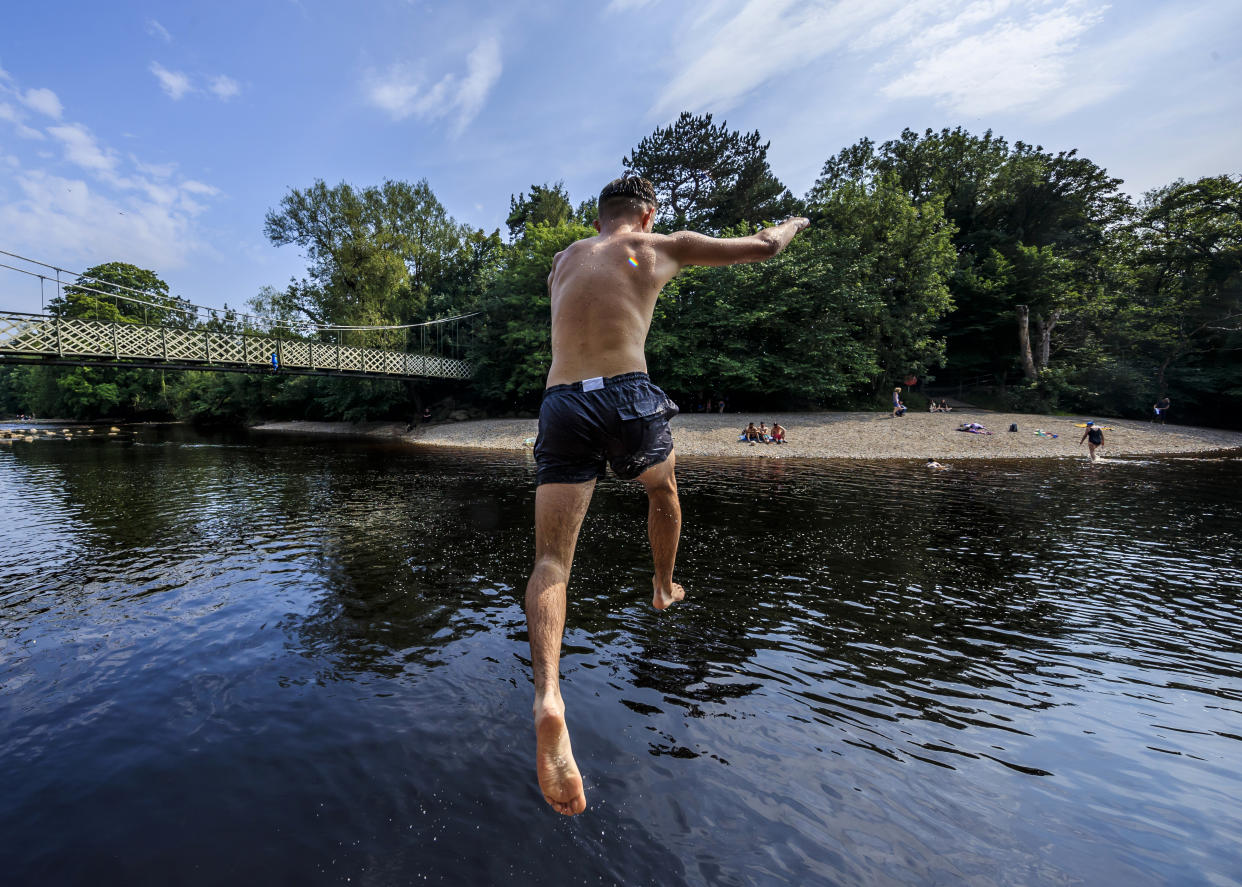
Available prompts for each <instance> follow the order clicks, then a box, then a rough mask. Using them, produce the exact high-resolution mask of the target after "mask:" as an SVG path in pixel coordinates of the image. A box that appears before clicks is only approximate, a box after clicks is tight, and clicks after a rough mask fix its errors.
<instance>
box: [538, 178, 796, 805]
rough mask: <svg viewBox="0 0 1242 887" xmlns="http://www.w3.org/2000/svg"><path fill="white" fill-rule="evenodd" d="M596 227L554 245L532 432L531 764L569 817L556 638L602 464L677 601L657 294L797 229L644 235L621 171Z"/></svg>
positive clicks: (644, 184)
mask: <svg viewBox="0 0 1242 887" xmlns="http://www.w3.org/2000/svg"><path fill="white" fill-rule="evenodd" d="M599 208H600V221H598V222H596V223H595V227H596V230H598V231H599V232H600V233H599V236H597V237H591V238H589V239H587V240H580V241H578V242H577V243H574V244H571V245H570V246H569V247H567V248H566V249H564V250H563V251H561V252H559V253H557V254H556V257H555V258H554V259H553V262H552V273H551V274H549V275H548V288H549V291H550V292H551V299H552V366H551V368H550V369H549V372H548V384H547V389H546V390H545V392H544V399H543V404H542V406H541V407H540V410H539V437H538V438H537V439H536V442H535V466H536V468H535V487H536V489H535V567H534V570H533V571H532V572H531V575H530V580H529V582H527V585H526V623H527V627H528V635H529V637H530V651H531V670H532V671H533V672H534V684H535V704H534V716H535V768H536V772H537V775H538V779H539V787H540V790H541V791H542V792H543V796H544V800H546V801H547V802H548V804H549V805H551V807H552V809H554V810H556V811H557V812H558V813H562V814H564V815H566V816H573V815H575V814H577V813H581V812H582V811H583V810H585V809H586V794H585V792H584V791H583V787H582V775H581V773H579V772H578V765H577V763H576V762H575V761H574V756H573V749H572V748H571V746H570V742H569V729H568V727H567V725H566V721H565V703H564V700H563V699H562V698H561V687H560V670H559V663H560V656H561V635H562V634H563V633H564V629H565V601H566V593H567V589H568V585H569V574H570V568H571V567H572V566H573V558H574V548H575V546H576V545H577V542H578V531H579V529H580V528H581V526H582V519H583V517H584V516H585V515H586V511H587V507H588V506H589V505H590V502H591V493H592V492H593V491H594V489H595V483H596V480H597V479H598V478H600V477H603V476H604V471H605V463H607V464H609V465H611V466H612V469H613V472H614V473H615V474H616V475H617V476H618V477H620V478H623V479H634V480H637V481H639V482H640V483H642V485H643V487H644V488H645V489H646V492H647V501H648V511H647V534H648V538H649V540H650V542H651V554H652V565H653V567H654V573H653V575H652V580H651V584H652V598H651V603H652V606H654V607H655V608H656V609H658V610H663V609H665V608H667V607H669V606H672V605H673V604H674V603H676V602H677V601H680V600H682V599H683V598H684V597H685V590H684V589H683V588H682V587H681V586H680V585H678V584H677V583H676V582H674V581H673V566H674V563H675V561H676V558H677V544H678V540H679V538H680V535H681V504H680V502H679V500H678V497H677V479H676V477H675V474H674V466H675V461H676V460H675V459H674V453H673V443H672V435H671V432H670V431H669V427H668V420H669V419H670V418H671V417H672V416H675V415H676V413H677V407H676V405H675V404H673V402H672V401H671V400H670V399H669V398H668V397H667V395H665V394H664V392H663V391H661V390H660V389H659V388H658V387H657V386H656V385H655V384H654V383H652V382H651V380H650V379H649V378H647V375H646V371H647V358H646V355H645V353H644V346H645V344H646V341H647V330H648V328H649V327H650V326H651V315H652V312H653V311H654V310H655V304H656V298H657V297H658V296H659V294H660V290H661V289H662V288H663V287H664V285H665V284H666V283H668V282H669V281H670V280H672V278H673V277H674V276H675V275H676V274H677V272H678V271H680V270H681V269H682V268H683V267H685V266H686V265H733V264H737V263H739V262H756V261H760V260H762V259H766V258H770V257H771V256H774V255H776V254H777V253H779V252H780V251H781V250H782V249H784V248H785V246H786V245H788V243H789V241H790V240H792V239H793V237H794V235H795V234H797V233H798V232H799V231H801V230H802V229H803V228H805V227H806V225H807V220H806V219H801V218H800V219H789V220H787V221H785V222H782V223H781V224H780V225H776V226H774V227H772V228H767V229H765V230H763V231H761V232H759V233H758V234H754V235H751V236H749V237H734V238H728V239H718V238H714V237H705V236H704V235H702V234H696V233H693V232H691V231H680V232H678V233H676V234H669V235H663V234H653V233H651V227H652V224H653V223H654V221H655V213H656V199H655V191H654V189H653V188H652V186H651V183H650V182H648V181H646V180H645V179H639V178H638V177H636V176H635V177H626V178H625V179H618V180H616V181H614V182H611V183H609V185H608V186H607V187H606V188H605V189H604V190H603V191H602V192H601V193H600V200H599Z"/></svg>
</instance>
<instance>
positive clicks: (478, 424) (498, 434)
mask: <svg viewBox="0 0 1242 887" xmlns="http://www.w3.org/2000/svg"><path fill="white" fill-rule="evenodd" d="M1087 418H1095V417H1074V416H1046V415H1031V414H1023V413H997V412H991V411H988V410H979V409H971V408H969V407H967V408H963V409H955V410H954V411H953V412H951V413H907V414H906V415H905V416H903V417H901V418H898V419H894V418H892V417H890V416H889V414H888V413H874V412H866V413H863V412H858V413H835V412H821V413H765V414H755V415H753V416H752V415H748V414H741V413H729V414H725V415H719V414H703V413H690V414H683V415H680V416H677V417H676V418H675V419H674V420H673V422H672V426H673V440H674V445H675V447H676V450H677V453H678V455H681V456H710V457H736V458H741V459H782V458H803V459H806V458H810V459H927V458H933V459H936V460H939V461H944V460H946V459H1026V458H1058V457H1059V458H1067V457H1083V456H1085V455H1086V452H1087V447H1086V444H1081V445H1080V444H1079V439H1080V438H1081V437H1082V432H1083V429H1082V428H1079V427H1077V426H1076V424H1075V423H1082V422H1085V421H1086V420H1087ZM752 419H753V420H754V422H755V423H756V425H757V424H758V423H759V422H760V421H763V422H767V423H768V425H769V427H770V426H771V424H772V422H773V421H776V422H780V424H781V425H783V426H784V427H785V429H786V432H787V435H788V443H786V444H784V445H781V446H777V445H773V444H754V445H751V444H748V443H743V442H740V441H738V435H739V434H740V433H741V432H742V429H743V428H745V427H746V423H747V422H748V421H751V420H752ZM1096 421H1097V422H1098V423H1099V424H1101V425H1103V426H1104V428H1105V429H1106V430H1105V432H1104V450H1103V455H1104V457H1105V458H1116V457H1125V456H1144V455H1159V454H1168V455H1176V454H1193V453H1212V452H1219V451H1223V450H1234V449H1237V450H1242V432H1237V431H1222V430H1220V429H1214V428H1195V427H1189V426H1182V425H1155V424H1152V423H1150V422H1144V421H1136V420H1131V419H1107V420H1101V419H1096ZM963 422H978V423H980V424H982V425H984V426H986V427H987V428H988V430H990V431H992V432H994V433H993V434H990V435H987V434H968V433H966V432H962V431H958V430H957V428H958V426H959V425H961V424H962V423H963ZM1011 424H1016V425H1017V426H1018V431H1016V432H1010V431H1009V430H1008V428H1009V426H1010V425H1011ZM1107 429H1111V430H1107ZM256 430H258V431H277V432H291V433H303V434H316V433H319V434H322V433H330V434H364V435H368V436H377V437H386V438H399V439H401V440H406V441H409V442H410V443H412V444H418V445H423V446H437V447H464V448H478V449H493V450H522V449H529V446H530V444H529V443H528V441H530V439H532V438H533V437H534V436H535V434H536V433H537V431H538V422H537V421H536V420H535V419H478V420H473V421H465V422H448V423H443V424H430V425H425V426H421V427H418V428H415V429H413V430H411V431H406V426H405V425H403V424H398V423H370V424H360V425H351V424H350V423H347V422H269V423H266V424H263V425H259V426H257V428H256ZM1037 431H1042V432H1044V434H1042V435H1041V434H1037V433H1036V432H1037ZM1052 435H1056V437H1052Z"/></svg>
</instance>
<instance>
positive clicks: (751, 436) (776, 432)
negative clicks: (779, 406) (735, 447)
mask: <svg viewBox="0 0 1242 887" xmlns="http://www.w3.org/2000/svg"><path fill="white" fill-rule="evenodd" d="M738 440H741V441H749V442H750V443H765V444H767V443H774V444H783V443H784V442H785V429H784V428H782V427H781V423H780V422H773V423H772V430H771V431H768V426H767V424H766V423H764V422H760V423H759V427H758V428H756V427H755V423H754V422H751V423H750V424H749V425H747V426H746V428H745V430H743V431H742V434H741V436H740V437H738Z"/></svg>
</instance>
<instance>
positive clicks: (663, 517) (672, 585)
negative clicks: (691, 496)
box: [638, 453, 686, 610]
mask: <svg viewBox="0 0 1242 887" xmlns="http://www.w3.org/2000/svg"><path fill="white" fill-rule="evenodd" d="M675 455H676V454H674V453H669V454H668V458H667V459H665V460H664V461H663V462H661V463H660V464H659V465H653V466H651V467H650V468H648V469H647V470H646V471H644V472H643V473H642V474H640V475H639V476H638V480H639V481H640V482H641V483H642V485H643V486H644V487H646V488H647V538H648V539H650V540H651V559H652V561H653V562H654V564H655V575H654V576H652V577H651V584H652V586H653V594H652V597H651V606H653V607H655V608H656V609H657V610H663V609H665V608H666V607H671V606H672V605H673V604H675V603H676V602H677V601H679V600H681V599H682V598H684V597H685V596H686V590H685V589H684V588H682V587H681V586H680V585H678V584H677V583H676V582H674V581H673V562H674V561H676V560H677V542H678V540H679V539H680V538H681V502H680V500H678V498H677V477H676V475H675V473H674V469H675V467H676V458H675Z"/></svg>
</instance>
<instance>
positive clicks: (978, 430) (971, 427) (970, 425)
mask: <svg viewBox="0 0 1242 887" xmlns="http://www.w3.org/2000/svg"><path fill="white" fill-rule="evenodd" d="M957 430H958V431H967V432H969V433H970V434H991V433H992V432H990V431H988V430H987V429H986V428H984V427H983V426H982V425H980V424H979V423H978V422H963V423H962V424H961V425H959V426H957Z"/></svg>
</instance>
